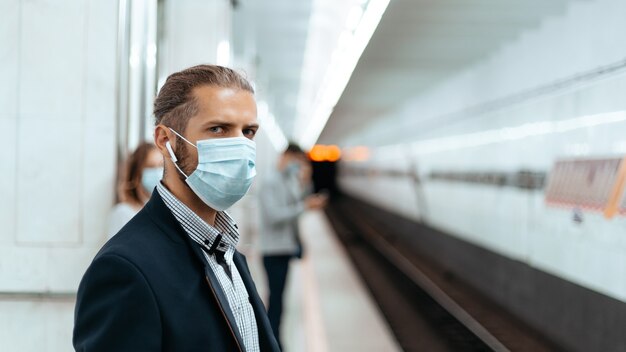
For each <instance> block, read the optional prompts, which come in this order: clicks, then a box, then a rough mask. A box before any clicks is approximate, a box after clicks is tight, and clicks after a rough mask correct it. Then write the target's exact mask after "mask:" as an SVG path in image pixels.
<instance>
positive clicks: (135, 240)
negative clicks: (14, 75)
mask: <svg viewBox="0 0 626 352" xmlns="http://www.w3.org/2000/svg"><path fill="white" fill-rule="evenodd" d="M154 115H155V117H156V128H155V132H154V140H155V145H156V147H157V148H158V149H159V152H160V153H161V155H162V157H163V158H164V160H165V165H164V166H165V171H164V175H163V180H162V181H161V182H160V183H158V184H157V187H156V190H155V191H154V192H153V193H152V197H151V198H150V200H149V201H148V203H146V205H145V206H144V207H143V208H142V209H141V210H140V211H139V213H137V215H136V216H135V217H133V218H132V219H131V220H130V221H129V222H128V224H127V225H126V226H124V227H123V228H122V229H121V230H120V232H118V233H117V234H116V235H115V236H114V237H113V238H112V239H111V240H109V241H108V242H107V243H106V244H105V245H104V246H103V247H102V249H101V250H100V252H99V253H98V254H97V255H96V257H95V258H94V260H93V262H92V263H91V265H90V266H89V268H88V269H87V271H86V273H85V275H84V276H83V279H82V280H81V283H80V286H79V288H78V294H77V297H76V308H75V314H74V316H75V318H74V336H73V344H74V348H75V349H76V350H77V351H90V352H93V351H116V352H122V351H246V352H255V351H271V352H273V351H278V350H279V348H278V344H277V342H276V340H275V338H274V334H273V333H272V329H271V326H270V323H269V320H268V318H267V313H266V311H265V307H264V306H263V302H262V301H261V299H260V298H259V295H258V293H257V291H256V288H255V285H254V282H253V281H252V276H251V275H250V271H249V269H248V265H247V263H246V259H245V257H244V256H243V255H242V254H241V253H239V252H238V251H237V250H236V248H235V247H236V246H237V244H238V241H239V232H238V227H237V224H236V223H235V221H234V220H233V219H232V218H231V217H230V216H229V215H228V214H227V213H226V212H225V210H226V209H228V208H230V207H231V206H232V205H233V204H234V203H236V202H237V201H239V200H240V199H241V198H242V197H243V196H244V195H245V194H246V192H247V191H248V189H249V188H250V185H251V184H252V181H253V179H254V176H255V175H256V169H255V158H256V144H255V143H254V141H253V139H254V137H255V135H256V132H257V130H258V128H259V126H258V123H257V110H256V101H255V98H254V90H253V88H252V86H251V85H250V83H249V82H248V81H247V80H246V79H245V78H243V77H242V76H241V75H240V74H238V73H237V72H235V71H233V70H231V69H229V68H226V67H221V66H214V65H199V66H194V67H191V68H188V69H186V70H183V71H180V72H177V73H174V74H172V75H170V76H169V77H168V78H167V80H166V81H165V84H164V85H163V87H162V88H161V90H160V91H159V94H158V96H157V97H156V99H155V102H154Z"/></svg>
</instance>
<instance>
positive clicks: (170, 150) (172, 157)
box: [165, 141, 178, 163]
mask: <svg viewBox="0 0 626 352" xmlns="http://www.w3.org/2000/svg"><path fill="white" fill-rule="evenodd" d="M165 148H167V152H168V153H170V158H171V159H172V161H173V162H174V163H175V162H177V161H178V158H176V154H174V151H173V150H172V145H171V144H170V141H167V142H165Z"/></svg>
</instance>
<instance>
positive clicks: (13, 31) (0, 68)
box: [0, 0, 20, 119]
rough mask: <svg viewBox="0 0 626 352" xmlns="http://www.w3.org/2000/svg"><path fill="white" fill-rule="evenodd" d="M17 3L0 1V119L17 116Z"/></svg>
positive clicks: (10, 0) (13, 0) (8, 0)
mask: <svg viewBox="0 0 626 352" xmlns="http://www.w3.org/2000/svg"><path fill="white" fill-rule="evenodd" d="M19 10H20V7H19V1H18V0H3V1H0V44H1V47H2V50H0V106H1V107H2V112H0V118H2V119H7V118H11V119H14V118H15V116H16V114H17V92H18V87H19V86H18V81H17V76H18V70H17V64H18V60H19V36H18V35H17V33H19V29H20V27H19V23H20V22H19V18H20V15H19Z"/></svg>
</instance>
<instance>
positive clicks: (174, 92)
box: [154, 65, 254, 133]
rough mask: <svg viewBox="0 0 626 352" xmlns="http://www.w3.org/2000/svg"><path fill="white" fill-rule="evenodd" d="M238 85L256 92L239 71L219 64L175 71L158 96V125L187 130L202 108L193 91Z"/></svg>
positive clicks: (155, 110)
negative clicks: (192, 118)
mask: <svg viewBox="0 0 626 352" xmlns="http://www.w3.org/2000/svg"><path fill="white" fill-rule="evenodd" d="M203 85H209V86H218V87H225V88H238V89H242V90H246V91H249V92H250V93H253V94H254V88H252V85H251V84H250V82H248V81H247V80H246V79H245V78H244V77H243V76H241V75H240V74H239V73H237V72H236V71H234V70H232V69H230V68H227V67H222V66H216V65H198V66H194V67H190V68H188V69H186V70H182V71H180V72H176V73H173V74H171V75H170V76H169V77H168V78H167V80H166V81H165V84H164V85H163V87H162V88H161V90H160V91H159V94H158V95H157V97H156V99H155V100H154V116H155V118H156V125H158V124H164V125H166V126H168V127H171V128H173V129H174V130H176V131H177V132H178V133H185V128H186V127H187V122H188V121H189V119H190V118H191V117H192V116H194V115H195V114H196V113H197V112H198V104H197V102H196V101H195V99H194V97H193V95H192V94H191V93H192V91H193V89H194V88H196V87H199V86H203Z"/></svg>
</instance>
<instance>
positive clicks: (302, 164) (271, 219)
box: [259, 143, 327, 344]
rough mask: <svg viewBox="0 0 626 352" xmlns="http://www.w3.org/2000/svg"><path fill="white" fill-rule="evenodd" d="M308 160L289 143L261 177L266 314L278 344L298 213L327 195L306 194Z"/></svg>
mask: <svg viewBox="0 0 626 352" xmlns="http://www.w3.org/2000/svg"><path fill="white" fill-rule="evenodd" d="M311 189H312V187H311V164H310V162H309V160H308V158H307V156H306V154H305V153H304V152H303V151H302V149H301V148H300V147H299V146H298V145H296V144H293V143H289V145H288V146H287V148H286V149H285V151H284V152H283V153H282V154H281V156H280V157H279V159H278V162H277V164H276V171H275V172H274V173H272V174H271V175H270V177H268V178H267V179H266V180H264V182H263V185H262V188H261V192H260V197H259V200H260V202H261V204H260V208H261V219H260V224H261V228H260V235H261V241H260V242H261V252H262V253H263V266H264V267H265V272H266V273H267V281H268V286H269V304H268V316H269V319H270V323H271V325H272V330H273V331H274V334H275V335H276V340H277V341H278V343H279V344H280V343H281V341H280V321H281V316H282V313H283V293H284V291H285V283H286V280H287V273H288V270H289V261H290V260H291V259H292V258H301V257H302V254H303V248H302V243H301V242H300V236H299V230H298V217H299V216H300V215H301V214H302V213H304V211H305V210H307V209H319V208H322V207H324V206H325V205H326V201H327V196H325V195H321V194H310V190H311Z"/></svg>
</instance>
